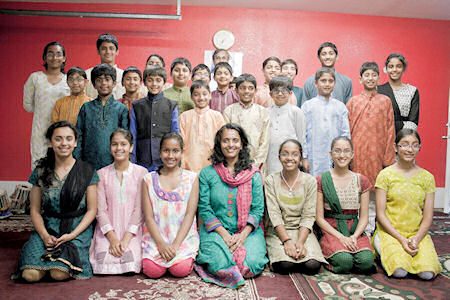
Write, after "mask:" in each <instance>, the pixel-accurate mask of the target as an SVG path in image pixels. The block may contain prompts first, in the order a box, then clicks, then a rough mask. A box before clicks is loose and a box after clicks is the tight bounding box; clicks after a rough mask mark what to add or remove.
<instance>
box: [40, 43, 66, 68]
mask: <svg viewBox="0 0 450 300" xmlns="http://www.w3.org/2000/svg"><path fill="white" fill-rule="evenodd" d="M65 61H66V57H65V56H64V51H63V49H62V48H61V46H59V45H52V46H49V47H48V49H47V53H46V55H45V62H46V63H47V69H61V65H62V64H63V63H64V62H65Z"/></svg>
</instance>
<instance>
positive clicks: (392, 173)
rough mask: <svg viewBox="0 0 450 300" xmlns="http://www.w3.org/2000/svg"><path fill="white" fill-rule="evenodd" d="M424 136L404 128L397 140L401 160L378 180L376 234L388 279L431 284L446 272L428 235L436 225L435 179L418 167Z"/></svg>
mask: <svg viewBox="0 0 450 300" xmlns="http://www.w3.org/2000/svg"><path fill="white" fill-rule="evenodd" d="M419 150H420V137H419V135H418V134H417V132H415V131H414V130H411V129H402V130H400V131H399V132H398V134H397V137H396V140H395V151H396V152H397V155H398V161H397V162H396V163H395V164H393V165H392V166H390V167H387V168H385V169H384V170H382V171H381V172H380V174H379V175H378V177H377V180H376V183H375V187H376V205H377V230H376V231H375V234H374V238H373V243H374V247H375V250H376V251H377V253H378V254H379V255H380V258H381V263H382V265H383V268H384V269H385V271H386V273H387V274H388V276H394V277H397V278H402V277H405V276H406V275H407V274H408V273H410V274H417V275H418V276H419V277H420V278H421V279H424V280H430V279H433V278H434V277H435V276H436V275H437V274H438V273H440V272H441V271H442V267H441V265H440V263H439V260H438V257H437V254H436V250H435V249H434V244H433V241H432V240H431V237H430V235H429V234H428V233H427V232H428V229H429V228H430V225H431V222H432V220H433V207H434V193H435V190H436V188H435V183H434V177H433V175H432V174H431V173H429V172H428V171H426V170H425V169H422V168H420V167H419V166H417V165H416V164H415V163H414V162H415V158H416V156H417V153H418V152H419Z"/></svg>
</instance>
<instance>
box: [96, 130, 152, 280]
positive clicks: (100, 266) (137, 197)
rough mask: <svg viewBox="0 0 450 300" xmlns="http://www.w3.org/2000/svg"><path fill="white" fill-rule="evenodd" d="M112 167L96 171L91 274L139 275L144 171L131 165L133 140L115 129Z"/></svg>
mask: <svg viewBox="0 0 450 300" xmlns="http://www.w3.org/2000/svg"><path fill="white" fill-rule="evenodd" d="M110 143H111V154H112V156H113V158H114V163H113V164H111V165H109V166H106V167H104V168H102V169H100V170H99V171H98V175H99V177H100V183H99V184H98V187H97V197H98V212H97V226H96V227H95V232H94V240H93V245H92V251H91V254H90V258H89V260H90V261H91V265H92V269H93V271H94V274H122V273H127V272H134V273H140V272H141V266H142V248H141V239H142V229H141V227H142V210H141V195H142V192H141V183H142V178H143V177H144V175H145V174H147V169H145V168H144V167H141V166H138V165H135V164H133V163H131V162H130V153H131V151H132V150H133V136H132V135H131V133H130V132H129V131H128V130H125V129H122V128H118V129H116V130H115V131H114V132H113V133H112V134H111V137H110Z"/></svg>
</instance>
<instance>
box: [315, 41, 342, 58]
mask: <svg viewBox="0 0 450 300" xmlns="http://www.w3.org/2000/svg"><path fill="white" fill-rule="evenodd" d="M326 47H330V48H332V49H333V51H334V52H335V53H336V55H338V50H337V47H336V45H335V44H333V43H331V42H325V43H322V45H320V46H319V49H318V50H317V56H320V53H321V52H322V50H323V48H326Z"/></svg>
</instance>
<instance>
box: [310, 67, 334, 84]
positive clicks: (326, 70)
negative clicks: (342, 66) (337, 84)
mask: <svg viewBox="0 0 450 300" xmlns="http://www.w3.org/2000/svg"><path fill="white" fill-rule="evenodd" d="M323 74H330V75H331V76H333V78H334V80H336V75H335V74H334V70H333V69H331V68H327V67H322V68H320V69H319V70H317V72H316V75H315V76H314V80H315V81H316V82H317V80H319V79H320V77H322V75H323Z"/></svg>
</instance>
